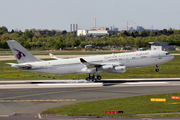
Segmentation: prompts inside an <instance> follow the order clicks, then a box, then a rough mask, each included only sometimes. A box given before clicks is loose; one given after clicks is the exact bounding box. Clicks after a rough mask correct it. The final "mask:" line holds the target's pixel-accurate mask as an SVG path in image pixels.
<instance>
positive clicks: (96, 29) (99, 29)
mask: <svg viewBox="0 0 180 120" xmlns="http://www.w3.org/2000/svg"><path fill="white" fill-rule="evenodd" d="M90 30H95V31H106V30H109V28H91V29H90Z"/></svg>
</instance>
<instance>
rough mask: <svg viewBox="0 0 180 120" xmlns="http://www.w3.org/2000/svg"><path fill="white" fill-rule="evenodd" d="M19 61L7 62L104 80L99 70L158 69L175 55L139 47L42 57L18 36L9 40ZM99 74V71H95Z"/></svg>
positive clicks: (48, 71) (61, 73) (40, 69)
mask: <svg viewBox="0 0 180 120" xmlns="http://www.w3.org/2000/svg"><path fill="white" fill-rule="evenodd" d="M7 43H8V45H9V47H10V49H11V51H12V53H13V54H14V57H15V58H16V60H17V62H18V64H16V63H7V64H9V65H11V67H12V68H17V69H22V70H27V71H31V72H37V73H44V74H55V75H65V74H89V76H88V77H87V78H86V80H88V81H96V80H101V78H102V77H101V76H100V75H99V73H101V72H111V73H125V72H126V69H128V68H136V67H146V66H156V69H155V71H156V72H158V71H159V69H158V67H159V65H160V64H163V63H166V62H168V61H170V60H172V59H173V58H174V56H173V55H171V54H170V53H168V52H166V51H161V50H154V51H137V52H129V53H118V54H114V53H112V54H106V55H96V56H89V57H78V58H71V59H59V58H56V57H55V58H56V60H48V61H43V60H40V59H38V58H36V57H34V56H33V55H32V54H31V53H30V52H29V51H27V50H26V49H25V48H24V47H23V46H21V45H20V44H19V43H18V42H17V41H15V40H9V41H7ZM95 74H96V75H95Z"/></svg>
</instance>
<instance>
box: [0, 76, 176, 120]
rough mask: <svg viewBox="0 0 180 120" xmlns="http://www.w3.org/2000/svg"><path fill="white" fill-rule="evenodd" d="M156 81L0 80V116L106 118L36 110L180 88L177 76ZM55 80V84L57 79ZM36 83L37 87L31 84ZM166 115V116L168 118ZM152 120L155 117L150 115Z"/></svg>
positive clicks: (7, 119)
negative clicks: (17, 81)
mask: <svg viewBox="0 0 180 120" xmlns="http://www.w3.org/2000/svg"><path fill="white" fill-rule="evenodd" d="M116 81H118V80H116ZM155 81H156V80H155ZM155 81H154V83H153V84H150V82H148V81H146V83H144V82H143V83H142V82H141V81H138V80H136V81H135V82H132V80H131V82H127V83H129V84H112V85H108V86H104V85H98V86H96V87H92V86H91V85H90V86H88V83H86V84H87V85H86V87H83V86H82V85H80V86H78V85H76V86H75V87H72V86H68V85H65V86H63V87H62V85H57V86H54V85H52V83H51V84H47V81H46V82H45V83H44V84H43V83H41V84H40V83H37V84H35V83H33V84H18V83H16V84H10V82H8V83H6V82H4V83H2V82H1V83H0V85H1V87H2V86H6V87H4V88H3V89H0V120H12V119H13V120H14V119H17V120H21V119H22V120H24V119H27V120H33V119H39V118H40V117H41V118H43V119H73V120H75V119H76V118H78V120H80V119H83V120H84V119H98V120H100V119H105V118H96V117H92V118H89V117H76V116H75V117H69V116H55V115H47V116H46V115H44V116H39V115H38V113H40V112H41V111H43V110H46V109H49V108H54V107H58V106H62V105H68V104H73V103H78V102H85V101H95V100H103V99H111V98H123V97H131V96H140V95H150V94H162V93H175V92H180V81H179V80H178V79H177V80H172V81H170V80H169V81H166V82H160V81H157V82H155ZM55 82H56V81H55ZM109 82H110V81H109ZM123 83H124V82H123ZM134 83H138V84H134ZM151 83H152V81H151ZM54 84H57V82H56V83H54ZM58 84H59V83H58ZM66 84H67V83H66ZM74 84H78V83H74ZM97 84H99V83H97ZM14 85H15V86H16V88H13V86H14ZM18 85H19V86H18ZM31 85H32V86H31ZM35 85H36V87H34V86H35ZM39 85H40V86H39ZM24 86H25V87H26V86H31V88H27V87H26V88H24ZM1 87H0V88H1ZM107 119H110V118H107ZM113 119H116V118H113ZM118 119H119V118H118ZM123 119H125V118H123ZM126 119H127V120H128V119H131V118H126ZM133 119H135V120H136V119H138V118H133ZM139 119H140V118H139ZM158 119H161V118H158ZM167 119H168V120H169V118H167ZM174 119H176V118H174ZM179 119H180V118H179ZM153 120H155V119H154V118H153Z"/></svg>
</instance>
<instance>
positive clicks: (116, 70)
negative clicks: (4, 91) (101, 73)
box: [114, 66, 126, 73]
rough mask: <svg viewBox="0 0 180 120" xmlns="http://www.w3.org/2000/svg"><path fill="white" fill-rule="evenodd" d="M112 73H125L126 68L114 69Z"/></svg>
mask: <svg viewBox="0 0 180 120" xmlns="http://www.w3.org/2000/svg"><path fill="white" fill-rule="evenodd" d="M114 72H116V73H125V72H126V67H125V66H117V67H114Z"/></svg>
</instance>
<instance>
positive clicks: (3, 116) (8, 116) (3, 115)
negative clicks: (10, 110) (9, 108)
mask: <svg viewBox="0 0 180 120" xmlns="http://www.w3.org/2000/svg"><path fill="white" fill-rule="evenodd" d="M0 117H9V115H0Z"/></svg>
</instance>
